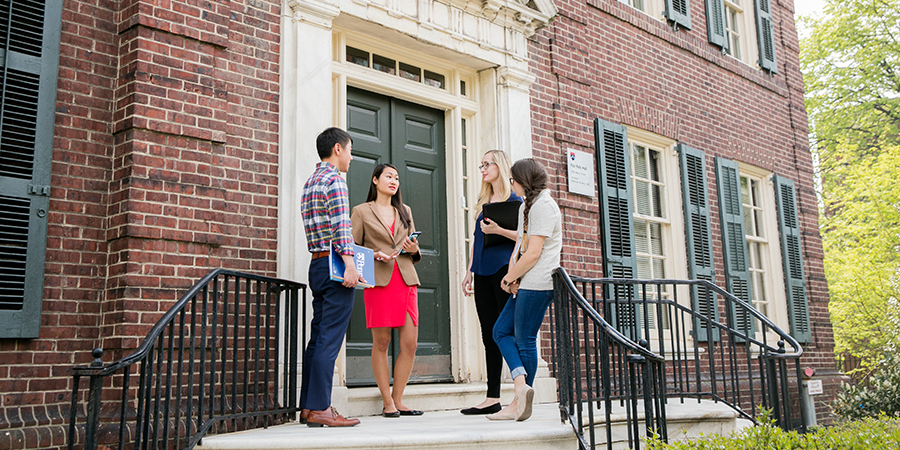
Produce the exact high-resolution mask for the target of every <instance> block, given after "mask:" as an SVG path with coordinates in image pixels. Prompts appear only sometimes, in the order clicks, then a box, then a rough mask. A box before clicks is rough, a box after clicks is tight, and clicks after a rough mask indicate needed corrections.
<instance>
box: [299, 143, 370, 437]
mask: <svg viewBox="0 0 900 450" xmlns="http://www.w3.org/2000/svg"><path fill="white" fill-rule="evenodd" d="M352 147H353V140H352V139H351V138H350V134H349V133H347V132H346V131H344V130H342V129H340V128H328V129H326V130H325V131H323V132H322V133H320V134H319V136H318V137H317V138H316V150H317V151H318V153H319V159H321V162H319V163H318V164H317V165H316V171H315V172H313V174H312V176H311V177H309V180H307V181H306V184H305V185H304V186H303V197H302V202H303V203H302V207H301V209H302V215H303V228H304V229H305V230H306V242H307V246H308V247H309V251H310V253H312V261H310V264H309V287H310V290H312V294H313V302H312V305H313V319H312V323H311V324H310V335H309V344H307V346H306V351H305V352H304V354H303V379H302V382H301V385H300V408H302V410H301V412H300V422H301V423H303V422H306V424H307V426H310V427H321V426H329V427H347V426H353V425H356V424H358V423H359V419H347V418H344V417H343V416H341V415H340V414H338V413H337V411H335V410H334V408H332V407H331V384H332V374H333V373H334V360H335V358H337V355H338V352H340V350H341V344H342V343H343V342H344V334H345V333H346V332H347V325H348V324H349V323H350V313H351V312H352V311H353V288H354V287H355V286H356V284H357V283H358V281H359V280H360V276H359V273H357V271H356V265H355V264H353V247H351V244H352V243H353V237H352V235H351V233H350V199H349V197H348V195H347V183H346V182H345V181H344V179H343V178H342V177H341V174H340V173H339V172H346V171H347V169H349V168H350V160H352V159H353V157H352V156H350V151H351V148H352ZM332 247H333V248H334V250H336V251H337V252H338V254H340V255H341V258H342V259H343V260H344V266H345V267H346V270H345V271H344V281H343V282H337V281H332V280H331V270H330V269H331V268H330V265H329V263H328V255H329V253H330V252H331V249H332Z"/></svg>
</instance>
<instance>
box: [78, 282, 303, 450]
mask: <svg viewBox="0 0 900 450" xmlns="http://www.w3.org/2000/svg"><path fill="white" fill-rule="evenodd" d="M305 306H306V286H305V285H303V284H300V283H294V282H291V281H285V280H279V279H275V278H268V277H261V276H256V275H251V274H246V273H240V272H234V271H229V270H223V269H216V270H213V271H212V272H210V273H209V274H208V275H206V276H205V277H203V278H202V279H201V280H200V281H199V282H197V284H196V285H194V286H193V287H192V288H191V289H190V291H188V293H187V294H186V295H184V296H183V297H182V298H181V299H180V300H179V301H178V302H177V303H175V305H174V306H172V308H171V309H169V311H168V312H166V313H165V315H163V317H162V318H161V319H160V320H159V322H157V323H156V325H154V326H153V328H152V329H151V330H150V332H149V334H148V335H147V337H146V338H145V339H144V341H143V342H142V343H141V345H140V346H139V347H138V349H137V350H136V351H135V352H134V353H132V354H131V355H130V356H127V357H125V358H123V359H120V360H118V361H116V362H113V363H110V364H106V365H104V364H103V363H102V362H101V360H100V357H101V356H102V354H103V351H102V350H100V349H95V350H94V353H93V354H94V357H95V359H94V362H93V363H92V364H91V365H90V366H89V367H76V368H74V370H73V372H74V387H73V391H72V412H71V414H70V425H69V427H70V428H69V449H70V450H72V449H73V448H74V447H75V446H80V445H83V448H84V449H86V450H95V449H96V448H97V446H98V444H102V445H106V446H109V447H115V446H117V447H118V448H119V449H124V448H133V449H139V450H145V449H151V448H152V449H167V450H168V449H191V448H193V447H194V446H195V445H197V444H198V443H199V442H200V440H201V439H202V438H203V436H204V435H206V434H209V433H217V432H225V431H236V430H244V429H251V428H259V427H267V426H269V425H273V424H277V423H283V422H285V421H289V420H292V419H293V418H294V416H295V415H296V414H295V413H296V412H297V411H298V410H299V407H298V400H297V395H296V393H297V383H298V379H297V373H298V362H299V358H300V356H299V355H300V353H301V352H302V349H303V348H304V344H305V342H303V341H304V340H305V336H306V332H305V327H306V323H307V321H306V317H305V311H306V308H305ZM82 377H87V378H89V380H90V382H89V390H88V393H87V398H86V402H87V407H86V412H85V413H83V415H81V414H79V411H85V409H82V408H79V404H78V402H79V401H80V399H79V392H78V391H79V386H80V380H81V378H82ZM78 419H83V432H82V430H81V427H82V426H80V425H79V420H78ZM79 438H83V440H82V439H79ZM79 441H81V442H79Z"/></svg>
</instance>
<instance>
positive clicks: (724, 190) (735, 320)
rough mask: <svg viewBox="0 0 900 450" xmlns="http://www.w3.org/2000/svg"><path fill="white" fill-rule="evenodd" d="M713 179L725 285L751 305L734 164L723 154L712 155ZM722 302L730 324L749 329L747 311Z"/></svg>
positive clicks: (735, 166)
mask: <svg viewBox="0 0 900 450" xmlns="http://www.w3.org/2000/svg"><path fill="white" fill-rule="evenodd" d="M716 180H717V181H718V191H719V216H720V218H721V226H722V248H723V249H724V253H725V288H726V289H727V290H728V292H730V293H731V294H732V295H734V296H735V297H737V298H739V299H741V300H743V301H744V302H746V303H747V304H748V305H750V306H753V303H752V298H753V297H752V295H751V291H750V289H751V288H750V286H751V284H752V283H751V281H750V265H749V263H748V262H747V260H748V258H749V254H748V253H747V234H746V233H745V231H744V211H743V210H744V207H743V205H742V204H741V175H740V172H739V170H738V164H737V163H736V162H734V161H731V160H728V159H725V158H716ZM726 305H727V309H728V315H729V319H730V324H731V326H733V327H734V329H735V330H738V331H741V332H743V333H748V334H749V333H751V332H752V331H753V325H754V324H753V320H752V319H751V317H750V315H749V314H747V313H746V312H745V311H743V310H741V311H739V312H737V314H736V313H735V310H734V308H733V307H732V306H731V302H726Z"/></svg>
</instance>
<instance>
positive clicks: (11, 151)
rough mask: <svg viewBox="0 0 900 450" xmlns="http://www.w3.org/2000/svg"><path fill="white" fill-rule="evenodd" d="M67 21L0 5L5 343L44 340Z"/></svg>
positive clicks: (54, 3) (39, 8) (46, 11)
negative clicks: (62, 23)
mask: <svg viewBox="0 0 900 450" xmlns="http://www.w3.org/2000/svg"><path fill="white" fill-rule="evenodd" d="M61 17H62V0H46V2H41V1H21V0H13V1H11V2H10V1H5V2H3V5H2V6H0V66H2V67H0V338H36V337H38V336H39V334H40V323H41V299H42V296H43V284H44V260H45V254H46V246H47V215H48V212H49V211H48V209H49V203H50V198H49V195H50V161H51V158H52V152H53V127H54V109H55V104H56V81H57V70H58V64H59V40H60V20H61Z"/></svg>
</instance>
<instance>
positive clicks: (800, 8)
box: [794, 0, 825, 16]
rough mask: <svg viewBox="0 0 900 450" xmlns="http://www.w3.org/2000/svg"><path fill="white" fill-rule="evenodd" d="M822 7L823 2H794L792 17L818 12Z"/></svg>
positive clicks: (808, 0) (795, 0) (819, 0)
mask: <svg viewBox="0 0 900 450" xmlns="http://www.w3.org/2000/svg"><path fill="white" fill-rule="evenodd" d="M824 7H825V0H794V16H803V15H809V14H811V13H816V12H820V11H821V10H822V8H824Z"/></svg>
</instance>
